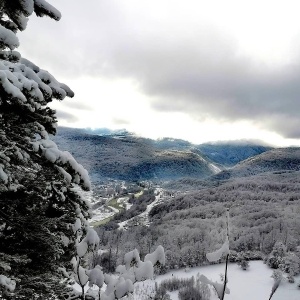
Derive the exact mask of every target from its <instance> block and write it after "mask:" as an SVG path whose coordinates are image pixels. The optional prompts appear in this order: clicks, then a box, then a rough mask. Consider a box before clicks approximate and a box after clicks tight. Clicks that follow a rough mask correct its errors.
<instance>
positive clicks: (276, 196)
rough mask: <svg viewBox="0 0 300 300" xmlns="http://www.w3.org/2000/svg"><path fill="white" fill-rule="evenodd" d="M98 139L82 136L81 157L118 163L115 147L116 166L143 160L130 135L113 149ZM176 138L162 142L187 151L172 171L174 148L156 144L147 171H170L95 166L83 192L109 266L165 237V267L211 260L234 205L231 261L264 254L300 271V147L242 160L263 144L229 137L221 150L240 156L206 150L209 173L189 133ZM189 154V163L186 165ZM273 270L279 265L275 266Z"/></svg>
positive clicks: (268, 261) (270, 260) (269, 260)
mask: <svg viewBox="0 0 300 300" xmlns="http://www.w3.org/2000/svg"><path fill="white" fill-rule="evenodd" d="M68 132H69V131H68ZM101 138H102V137H101ZM106 138H108V137H106ZM70 139H71V138H70ZM90 139H91V137H88V138H86V139H83V138H82V141H84V140H87V142H86V144H84V145H85V146H82V147H81V148H80V149H84V153H86V156H83V152H80V153H81V154H80V153H79V154H78V155H79V157H78V160H79V161H80V160H82V163H84V162H85V161H87V160H90V161H92V160H93V159H94V158H95V157H98V156H100V155H102V158H101V160H99V159H98V160H97V162H98V166H97V168H102V164H104V170H106V169H105V168H106V167H107V168H110V166H111V161H110V159H112V158H110V157H111V154H109V155H108V153H110V152H111V151H114V155H115V156H116V157H117V158H118V159H120V161H119V162H118V164H119V165H117V164H116V163H114V164H113V165H112V168H113V170H117V169H118V168H119V167H120V166H121V167H122V168H124V165H125V164H126V165H127V169H128V170H132V166H136V165H141V164H140V162H138V161H137V160H134V159H132V157H131V155H133V154H130V153H132V151H133V150H132V148H126V147H128V145H127V146H126V147H125V149H127V150H128V151H129V153H127V152H126V151H127V150H126V151H125V150H124V144H123V143H124V140H126V144H127V143H128V137H127V136H125V137H122V138H120V137H119V136H118V137H109V139H116V140H117V144H118V145H119V143H121V145H122V147H120V146H116V148H114V147H113V146H111V143H115V142H116V141H110V142H109V143H108V144H105V145H103V146H102V147H103V148H105V147H108V148H109V149H110V150H109V152H107V149H106V150H105V149H102V150H101V151H100V152H97V151H98V150H97V149H98V148H97V147H96V148H93V147H92V148H91V146H90V143H91V141H90ZM93 139H96V138H95V137H93ZM139 139H140V138H139ZM120 140H121V142H120ZM129 140H131V142H130V143H133V145H134V147H136V139H135V138H133V137H131V136H130V138H129ZM133 140H134V141H133ZM82 141H81V143H83V142H82ZM76 142H77V140H76ZM139 143H140V141H139ZM146 143H149V141H147V142H146ZM151 143H152V144H153V143H154V142H153V141H152V142H151ZM157 143H158V142H157ZM176 143H178V144H177V146H176V147H177V148H176V147H175V144H176ZM176 143H175V141H169V140H168V141H166V140H165V141H163V143H162V144H160V143H158V144H159V145H160V146H159V147H160V148H161V149H162V148H163V149H164V150H163V151H166V149H168V150H167V151H175V152H176V151H179V152H180V153H181V154H180V156H176V159H175V160H174V161H173V163H172V164H171V165H168V167H167V170H168V171H166V165H165V160H163V161H161V160H156V159H157V157H162V156H163V157H166V156H164V155H167V156H168V155H169V154H168V152H164V154H163V155H161V154H159V155H158V154H157V152H156V156H155V158H154V161H153V162H152V163H151V167H150V165H147V167H146V168H145V172H147V170H148V167H149V168H150V173H151V172H152V171H151V170H153V169H152V168H153V165H156V166H157V165H158V166H159V168H162V170H163V171H162V170H160V171H159V172H158V171H157V172H156V173H155V176H153V174H152V175H151V176H149V174H148V175H143V174H144V173H143V172H144V171H143V172H142V171H141V173H139V174H140V175H139V176H140V180H137V179H136V178H135V177H134V178H135V179H134V180H133V179H132V172H131V171H130V172H129V173H126V174H127V175H128V174H129V175H128V177H126V178H125V179H124V178H123V177H122V178H115V177H114V176H112V177H109V176H111V175H112V173H111V171H109V172H108V173H107V174H105V173H103V170H102V171H101V174H100V175H99V174H98V173H97V170H98V169H96V168H94V167H91V168H90V172H92V176H91V178H92V184H93V188H92V191H91V192H83V194H82V196H83V198H85V199H87V200H88V201H89V202H90V203H91V209H92V211H93V217H92V219H91V220H90V224H91V226H93V227H94V229H95V230H96V231H97V233H98V235H99V237H100V240H101V247H102V249H103V252H102V254H101V255H99V257H98V258H97V261H98V263H99V264H100V265H101V266H102V267H103V270H104V271H105V272H114V271H115V268H116V266H118V265H119V264H122V262H123V257H124V255H125V253H127V252H128V251H131V250H132V249H137V250H138V252H139V254H140V256H141V258H144V256H145V255H146V254H147V253H149V252H151V251H153V249H155V248H156V247H157V246H158V245H162V246H163V248H164V249H165V255H166V265H165V266H164V268H163V269H162V270H161V271H160V272H161V273H165V272H173V271H174V270H176V269H178V268H196V267H199V266H203V265H204V266H205V265H207V264H208V262H207V259H206V253H208V252H211V251H212V250H213V249H216V248H218V247H220V246H221V245H222V243H223V241H224V239H225V234H226V230H225V228H226V211H227V210H229V216H230V222H229V227H230V239H229V243H230V256H229V260H230V262H232V263H234V262H239V261H242V260H246V261H250V262H251V261H257V260H264V261H265V262H266V265H267V266H268V268H270V267H271V268H275V269H276V268H278V266H279V265H280V268H281V270H283V271H284V272H286V274H287V275H286V276H287V277H288V276H291V277H293V278H294V276H296V275H297V274H299V273H300V247H299V246H300V219H299V214H300V167H299V166H300V150H299V148H281V149H267V148H263V149H264V150H265V151H263V152H261V153H259V154H257V155H254V156H250V157H246V158H245V159H244V160H239V159H240V158H241V157H242V156H241V152H243V153H245V155H246V156H247V155H249V153H252V152H251V151H252V150H251V151H250V150H249V149H250V148H251V147H252V148H253V147H254V148H255V149H256V150H257V149H262V148H259V146H257V145H256V146H253V145H245V144H243V145H241V146H240V147H238V146H237V145H236V144H235V145H234V147H229V146H228V145H226V146H224V149H225V150H224V149H223V150H220V149H222V147H221V146H220V145H218V147H217V149H219V151H220V153H222V151H225V152H226V151H228V147H229V148H230V149H231V150H230V153H231V160H232V161H235V160H238V162H237V163H236V164H234V165H230V166H228V161H227V162H226V161H225V162H224V164H220V155H216V152H214V154H215V156H218V161H213V160H211V158H208V154H206V155H204V154H203V153H201V159H200V160H201V161H202V162H203V163H204V165H205V166H206V167H207V168H206V169H205V172H204V173H203V172H202V171H203V170H204V169H203V165H201V167H200V170H201V172H202V173H201V172H198V171H196V172H194V171H192V172H190V173H189V171H190V170H191V169H189V168H190V165H189V164H190V156H189V155H190V153H191V152H190V151H191V149H190V148H188V149H187V148H186V147H187V144H186V143H184V142H183V141H176ZM70 145H72V143H71V144H70ZM70 145H69V147H70V148H71V146H70ZM130 147H133V146H132V145H131V146H130ZM139 147H140V146H139ZM245 147H246V148H247V151H245ZM262 147H263V146H262ZM252 148H251V149H252ZM93 149H94V150H93ZM121 149H122V151H121ZM161 149H160V150H161ZM170 149H172V150H170ZM210 149H211V148H210ZM226 149H227V150H226ZM150 150H151V148H150ZM150 150H149V149H148V150H147V151H150ZM93 151H95V152H93ZM139 151H140V150H139ZM151 151H154V150H151ZM155 151H157V150H155ZM155 151H154V152H155ZM185 151H187V152H185ZM193 151H194V150H193ZM197 151H198V150H197ZM214 151H216V149H214ZM234 151H236V152H234ZM249 151H250V152H249ZM92 152H93V153H92ZM91 153H92V154H91ZM166 153H167V154H166ZM183 153H184V154H183ZM234 153H236V154H234ZM90 154H91V155H92V156H91V157H90V156H89V155H90ZM177 154H178V153H177ZM177 154H176V155H177ZM74 155H76V153H74ZM105 155H108V156H105ZM139 155H140V156H139V160H142V161H143V160H144V159H145V153H144V152H142V153H139ZM147 155H148V154H147ZM149 155H152V154H149ZM172 155H173V154H172ZM197 155H198V156H199V155H200V152H197ZM172 157H173V156H172ZM173 158H174V157H173ZM173 158H172V159H173ZM182 158H184V159H182ZM175 161H176V163H175ZM129 162H130V163H129ZM183 162H184V164H186V165H188V166H185V167H184V168H183V167H182V165H181V164H182V163H183ZM128 164H129V165H128ZM142 164H144V163H142ZM192 165H193V167H192V170H195V169H193V168H195V165H194V164H192ZM116 166H118V167H116ZM144 166H145V165H144ZM210 166H214V168H211V167H210ZM114 168H115V169H114ZM197 168H198V166H197ZM212 169H214V170H212ZM208 170H209V171H208ZM114 172H115V171H114ZM158 174H159V176H157V175H158ZM204 174H205V175H204ZM123 175H124V176H125V173H123ZM123 175H122V176H123ZM127 175H126V176H127ZM149 177H150V178H151V179H149ZM280 247H281V249H282V250H281V254H280V255H278V254H277V249H278V248H280ZM274 260H275V261H276V263H275V264H274ZM220 262H222V260H221V261H220ZM269 270H270V272H271V270H272V269H269ZM295 278H298V277H295ZM174 299H177V298H174ZM228 299H231V298H228ZM232 299H235V298H232ZM274 299H277V298H274ZM278 299H281V298H278Z"/></svg>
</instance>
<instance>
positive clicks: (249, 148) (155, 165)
mask: <svg viewBox="0 0 300 300" xmlns="http://www.w3.org/2000/svg"><path fill="white" fill-rule="evenodd" d="M95 133H96V134H95ZM54 140H55V142H56V143H57V144H58V146H59V147H60V149H62V150H66V151H69V152H70V153H72V154H73V156H74V157H75V158H76V159H77V160H78V161H79V162H80V163H81V164H82V165H83V166H84V167H85V168H86V169H87V170H88V171H89V173H90V175H91V178H92V180H98V179H105V178H111V179H121V180H129V181H132V180H145V179H158V180H169V179H180V178H185V177H189V178H198V179H203V178H207V177H209V176H212V175H214V174H216V173H218V172H220V171H221V170H223V169H225V168H226V167H228V166H232V165H234V164H235V163H237V162H240V161H242V160H244V159H247V158H249V157H252V156H253V155H257V154H260V153H263V152H265V151H267V150H269V149H270V147H268V146H262V145H256V144H251V143H247V144H245V143H240V144H236V143H218V144H212V143H206V144H202V145H194V144H192V143H190V142H188V141H184V140H180V139H172V138H163V139H159V140H152V139H148V138H143V137H138V136H135V135H134V134H131V133H129V132H127V131H125V130H118V131H110V130H109V129H103V130H100V129H99V130H90V129H74V128H66V127H59V128H58V132H57V135H56V136H55V137H54Z"/></svg>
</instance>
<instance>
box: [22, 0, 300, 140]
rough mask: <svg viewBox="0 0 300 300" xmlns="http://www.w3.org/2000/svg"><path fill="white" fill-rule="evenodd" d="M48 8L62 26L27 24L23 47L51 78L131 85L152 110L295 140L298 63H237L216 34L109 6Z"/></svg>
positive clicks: (229, 45)
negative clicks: (250, 126)
mask: <svg viewBox="0 0 300 300" xmlns="http://www.w3.org/2000/svg"><path fill="white" fill-rule="evenodd" d="M56 2H57V3H56ZM53 4H54V5H56V6H57V7H59V8H61V10H62V13H63V18H62V20H61V21H60V22H58V23H55V22H53V21H52V20H46V21H45V20H40V19H39V20H38V24H39V26H36V25H35V22H36V21H35V20H33V21H30V22H32V24H33V25H32V26H29V28H28V34H27V33H26V35H24V38H22V40H21V42H22V43H23V49H24V52H25V54H27V53H28V54H29V53H30V55H31V56H33V57H35V58H36V59H37V60H38V61H37V63H39V60H40V61H41V62H44V61H46V67H50V69H51V70H53V72H54V74H56V73H58V74H59V75H61V76H63V77H79V76H84V75H89V76H105V77H109V78H111V79H113V78H120V77H121V78H132V79H135V80H137V81H138V82H139V86H140V89H141V91H142V92H144V93H146V94H148V95H150V96H153V97H152V99H153V100H152V106H153V107H154V108H155V109H156V110H159V111H162V110H163V111H182V112H186V113H188V114H190V115H192V116H193V117H194V118H195V119H201V118H204V117H205V116H210V117H211V118H215V119H220V120H224V121H238V120H251V121H253V122H255V123H257V124H259V125H260V126H261V127H263V128H265V129H271V130H276V131H277V132H278V133H280V134H283V135H284V136H286V137H292V138H300V130H299V129H298V128H299V125H298V117H299V111H300V101H299V99H298V98H299V95H300V82H299V81H300V62H299V61H294V63H291V64H290V65H286V66H282V67H277V68H270V67H267V66H266V65H262V64H258V63H257V62H255V61H253V60H251V59H250V58H247V57H242V56H241V55H238V54H237V44H236V41H235V40H234V39H232V38H230V37H229V36H226V35H224V34H223V33H222V32H221V31H220V30H218V28H214V27H212V26H208V25H205V24H202V25H201V26H198V27H195V28H191V27H186V26H185V23H182V24H179V26H178V28H173V27H174V24H173V23H170V24H168V23H164V24H161V23H159V22H158V24H156V23H149V21H151V20H152V19H151V18H150V17H148V16H147V15H137V14H136V15H135V14H134V13H133V14H132V15H130V14H129V13H128V10H127V9H126V8H125V6H124V5H125V4H124V3H120V2H118V3H117V2H116V1H112V0H111V1H100V2H99V1H96V0H91V3H90V4H89V5H79V1H77V0H74V4H73V6H72V11H70V10H69V9H68V7H70V4H68V6H65V5H66V3H61V1H53ZM149 14H150V13H149ZM43 23H44V24H45V25H40V24H43ZM50 23H51V24H50ZM41 26H45V31H46V30H47V33H46V34H44V32H43V31H42V30H43V27H42V28H41ZM32 43H34V44H35V47H34V49H32V47H30V45H32ZM29 49H30V52H29ZM28 58H29V59H30V58H31V57H28ZM34 61H36V60H34ZM41 67H42V65H41ZM58 79H59V78H58ZM157 99H159V100H157ZM65 117H66V116H65ZM72 117H74V116H72ZM69 119H70V118H69ZM116 121H118V120H116ZM123 124H124V123H123Z"/></svg>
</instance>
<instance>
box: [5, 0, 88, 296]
mask: <svg viewBox="0 0 300 300" xmlns="http://www.w3.org/2000/svg"><path fill="white" fill-rule="evenodd" d="M33 12H34V13H35V14H36V15H37V16H40V17H42V16H48V17H50V18H52V19H55V20H59V19H60V17H61V16H60V13H59V11H58V10H57V9H56V8H54V7H53V6H51V5H50V4H49V3H47V2H46V1H44V0H1V1H0V245H1V247H0V299H1V298H5V299H10V298H12V299H16V298H17V299H23V298H24V299H52V298H53V299H54V297H55V295H58V294H60V293H61V290H62V289H63V288H64V285H63V284H59V279H60V278H61V274H60V273H59V271H58V269H59V267H65V268H66V269H70V268H71V267H72V266H71V265H69V264H70V260H71V258H72V256H73V253H74V246H75V239H76V236H75V235H74V232H73V229H72V225H73V224H74V223H75V221H76V220H77V219H78V218H79V219H81V220H82V223H85V222H86V220H87V218H88V205H87V203H86V202H85V201H84V200H83V199H81V198H80V197H79V196H78V195H77V193H76V191H75V190H74V186H75V185H79V186H81V187H82V188H84V189H89V188H90V182H89V179H88V176H87V172H86V170H85V169H84V168H83V167H82V166H81V165H79V164H78V163H77V162H76V161H75V160H74V158H73V157H72V156H71V155H70V154H69V153H67V152H62V151H60V150H59V149H58V148H57V146H56V145H55V143H54V142H53V141H51V140H50V139H49V134H55V132H56V129H55V128H56V122H57V120H56V116H55V111H54V110H52V109H51V108H49V106H48V103H49V102H51V101H52V100H53V99H57V100H63V99H64V98H65V97H66V96H68V97H73V95H74V93H73V92H72V90H71V89H70V88H69V87H68V86H66V85H65V84H62V83H60V82H58V81H57V80H56V79H55V78H54V77H53V76H52V75H51V74H50V73H48V72H47V71H45V70H42V69H40V68H39V67H38V66H36V65H35V64H34V63H32V62H30V61H29V60H27V59H25V58H22V57H21V55H20V54H19V53H18V52H16V51H14V49H15V48H17V47H18V46H19V41H18V38H17V36H16V33H17V32H18V31H19V30H24V29H25V28H26V24H27V21H28V17H29V16H30V15H32V13H33Z"/></svg>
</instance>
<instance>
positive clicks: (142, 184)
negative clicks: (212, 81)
mask: <svg viewBox="0 0 300 300" xmlns="http://www.w3.org/2000/svg"><path fill="white" fill-rule="evenodd" d="M0 8H1V10H0V13H1V18H0V299H7V300H9V299H36V300H39V299H53V300H54V299H66V300H71V299H82V300H84V299H87V300H88V299H90V300H100V299H101V300H114V299H123V300H125V299H139V297H140V299H143V300H144V299H145V300H146V299H149V300H150V299H155V300H159V299H161V300H167V299H171V298H170V297H171V296H172V295H173V296H174V295H175V294H174V293H173V294H172V292H174V291H177V294H176V295H175V296H174V297H177V298H172V299H180V300H185V299H186V300H187V299H190V300H198V299H205V300H209V299H222V300H223V299H226V295H227V294H228V293H229V289H228V286H227V283H228V282H230V275H229V280H227V279H228V278H227V275H228V274H227V267H228V264H230V263H236V265H238V266H239V267H241V268H242V269H243V270H244V271H245V272H247V270H248V267H249V262H250V261H258V260H259V261H262V262H264V263H265V264H266V266H263V267H262V265H261V264H258V262H255V264H254V265H255V266H259V267H258V268H260V269H262V268H265V269H264V270H266V268H269V269H267V270H270V271H272V272H273V273H272V278H273V279H274V285H273V287H272V289H270V295H269V299H271V298H272V297H273V295H276V291H277V289H278V287H279V285H280V284H281V282H282V281H284V282H286V283H290V284H294V285H293V286H296V285H299V286H300V282H298V281H299V276H298V277H297V275H299V274H300V219H299V213H300V167H299V166H300V150H299V148H282V149H272V148H271V147H269V146H264V145H256V144H247V145H245V144H243V145H240V144H238V143H233V144H230V143H227V144H218V145H214V144H209V143H208V144H203V145H194V144H191V143H189V142H186V141H183V140H175V139H168V138H165V139H161V140H157V141H155V140H151V139H145V138H141V137H136V136H132V135H131V134H128V133H122V134H115V135H114V134H112V135H110V136H105V137H104V136H100V135H97V134H96V133H91V132H90V133H86V132H82V131H80V130H73V131H72V130H68V129H66V128H64V129H63V128H57V117H56V111H55V110H53V109H51V108H50V107H49V103H50V102H52V101H56V100H57V101H63V100H64V99H65V98H66V97H69V98H72V97H74V92H73V91H72V90H71V88H69V87H68V86H67V85H66V84H64V83H61V82H59V81H58V80H57V79H56V78H55V77H54V76H53V75H52V74H50V73H49V72H48V71H46V70H44V69H42V67H39V66H37V65H36V64H35V63H34V62H31V61H30V60H28V59H26V58H25V57H23V56H22V53H19V52H18V51H17V48H18V47H19V40H18V37H17V34H18V32H19V31H24V30H25V29H26V25H27V22H28V21H30V17H31V16H32V14H36V15H37V16H38V17H50V18H51V19H53V20H55V21H59V20H60V18H61V14H60V12H59V11H58V10H57V9H56V8H55V7H53V6H52V5H51V4H49V3H48V2H46V1H45V0H15V1H11V0H3V1H0ZM42 21H43V20H40V22H42ZM53 26H55V24H53ZM61 55H64V52H62V54H61ZM60 130H61V131H62V132H64V134H61V133H60V132H59V131H60ZM57 131H58V137H56V138H55V137H54V136H55V135H56V133H57ZM55 141H56V142H57V143H56V142H55ZM58 145H59V146H58ZM88 171H89V172H90V173H91V174H92V176H91V177H90V176H89V172H88ZM218 263H225V266H226V269H225V271H224V274H222V276H221V280H220V282H216V281H215V279H214V280H213V281H212V280H211V278H207V277H206V276H204V275H203V274H202V275H199V276H198V277H197V278H196V279H195V278H193V279H192V278H187V279H182V278H171V279H170V278H169V279H168V281H166V282H162V281H157V282H156V284H154V281H153V280H154V279H155V278H156V276H159V275H163V274H167V275H166V276H169V275H170V274H172V275H173V272H175V270H177V269H184V270H185V271H186V272H185V273H187V274H188V272H189V271H190V269H191V268H196V267H197V268H198V267H200V266H201V267H203V266H207V265H210V264H218ZM230 268H232V265H231V267H230ZM230 268H229V269H230ZM180 272H181V271H178V273H180ZM229 272H230V271H229ZM168 274H169V275H168ZM266 274H267V271H266ZM182 277H186V276H185V275H184V276H183V275H182ZM160 278H161V277H160ZM273 279H272V280H273ZM151 284H152V285H151ZM149 286H152V287H153V288H152V290H151V291H150V292H149V293H148V287H149ZM230 288H231V289H232V290H234V289H235V286H232V285H231V286H230ZM236 288H237V290H238V287H236ZM137 291H138V292H137ZM137 297H138V298H137ZM142 297H143V298H142ZM299 297H300V290H299ZM274 299H275V298H274ZM282 299H283V298H282Z"/></svg>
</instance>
